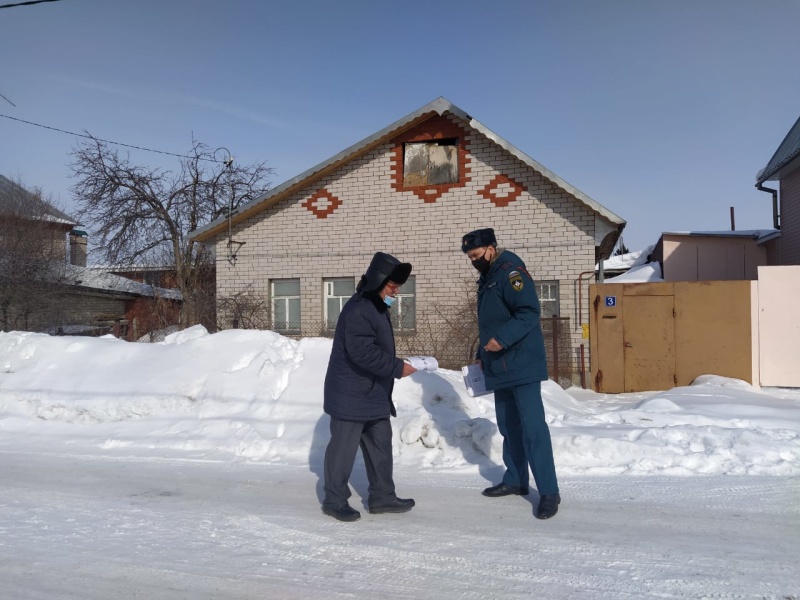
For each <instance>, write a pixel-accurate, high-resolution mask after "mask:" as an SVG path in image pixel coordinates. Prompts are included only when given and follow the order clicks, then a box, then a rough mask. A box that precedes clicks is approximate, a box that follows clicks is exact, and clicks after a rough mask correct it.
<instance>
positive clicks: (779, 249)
mask: <svg viewBox="0 0 800 600" xmlns="http://www.w3.org/2000/svg"><path fill="white" fill-rule="evenodd" d="M768 181H778V182H779V188H778V189H777V190H776V189H774V188H768V187H765V186H764V184H765V183H766V182H768ZM756 188H757V189H759V190H761V191H764V192H768V193H770V194H772V214H773V227H775V229H780V231H781V234H780V236H779V237H778V238H777V239H775V240H773V241H772V244H773V245H774V256H775V259H774V262H772V261H770V264H775V265H800V118H799V119H797V121H796V122H795V124H794V126H793V127H792V128H791V129H790V130H789V133H787V134H786V137H785V138H784V139H783V142H781V145H780V146H778V149H777V150H776V151H775V154H773V156H772V158H771V159H770V161H769V162H768V163H767V166H766V167H764V168H763V169H762V170H761V171H760V172H759V173H758V176H757V177H756ZM779 194H780V196H779ZM770 254H771V255H772V254H773V252H772V251H771V252H770Z"/></svg>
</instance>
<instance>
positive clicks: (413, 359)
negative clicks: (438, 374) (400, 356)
mask: <svg viewBox="0 0 800 600" xmlns="http://www.w3.org/2000/svg"><path fill="white" fill-rule="evenodd" d="M405 361H406V362H407V363H408V364H410V365H411V366H412V367H414V368H415V369H416V370H417V371H435V370H436V369H438V368H439V362H438V361H437V360H436V359H435V358H433V357H432V356H408V357H406V358H405Z"/></svg>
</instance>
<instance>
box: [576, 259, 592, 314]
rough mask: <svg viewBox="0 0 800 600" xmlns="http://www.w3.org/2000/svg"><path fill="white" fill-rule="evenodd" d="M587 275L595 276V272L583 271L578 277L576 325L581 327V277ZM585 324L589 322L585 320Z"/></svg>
mask: <svg viewBox="0 0 800 600" xmlns="http://www.w3.org/2000/svg"><path fill="white" fill-rule="evenodd" d="M589 274H591V275H595V272H594V271H584V272H583V273H580V274H579V275H578V325H583V276H584V275H589ZM587 300H588V298H587ZM586 322H587V323H588V322H589V321H588V320H587V321H586Z"/></svg>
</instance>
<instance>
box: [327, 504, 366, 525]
mask: <svg viewBox="0 0 800 600" xmlns="http://www.w3.org/2000/svg"><path fill="white" fill-rule="evenodd" d="M322 512H324V513H325V514H326V515H328V516H329V517H333V518H334V519H338V520H339V521H358V520H359V519H360V518H361V513H360V512H358V511H357V510H356V509H355V508H353V507H352V506H350V505H349V504H348V503H347V502H345V503H344V504H340V505H339V506H325V505H323V506H322Z"/></svg>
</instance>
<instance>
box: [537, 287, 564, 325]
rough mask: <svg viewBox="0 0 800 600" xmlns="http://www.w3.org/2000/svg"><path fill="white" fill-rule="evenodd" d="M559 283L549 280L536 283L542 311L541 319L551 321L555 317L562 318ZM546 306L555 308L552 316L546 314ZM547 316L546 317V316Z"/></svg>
mask: <svg viewBox="0 0 800 600" xmlns="http://www.w3.org/2000/svg"><path fill="white" fill-rule="evenodd" d="M558 283H559V282H558V281H557V280H555V279H553V280H547V281H537V282H536V295H537V296H538V297H539V307H540V309H541V318H542V319H549V318H551V317H553V316H556V317H558V316H560V315H561V313H560V308H561V306H560V301H559V285H558ZM545 306H548V307H555V308H554V310H553V309H549V310H552V312H551V313H550V314H547V315H546V313H545V310H544V309H545ZM545 315H546V316H545Z"/></svg>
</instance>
